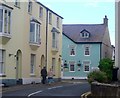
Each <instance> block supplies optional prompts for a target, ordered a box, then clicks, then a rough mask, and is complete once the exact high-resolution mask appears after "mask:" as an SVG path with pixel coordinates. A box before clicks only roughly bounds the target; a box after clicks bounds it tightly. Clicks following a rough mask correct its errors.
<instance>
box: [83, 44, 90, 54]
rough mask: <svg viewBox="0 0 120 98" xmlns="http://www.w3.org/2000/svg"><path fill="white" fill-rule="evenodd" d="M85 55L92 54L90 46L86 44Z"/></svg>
mask: <svg viewBox="0 0 120 98" xmlns="http://www.w3.org/2000/svg"><path fill="white" fill-rule="evenodd" d="M84 55H85V56H90V46H85V51H84Z"/></svg>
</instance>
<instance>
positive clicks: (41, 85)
mask: <svg viewBox="0 0 120 98" xmlns="http://www.w3.org/2000/svg"><path fill="white" fill-rule="evenodd" d="M86 82H87V80H62V81H60V82H54V83H52V84H50V85H49V84H42V83H38V84H23V85H15V86H9V87H1V88H2V93H4V92H9V91H16V90H21V89H24V88H31V87H37V86H40V87H44V86H57V85H64V84H67V83H86ZM0 92H1V91H0Z"/></svg>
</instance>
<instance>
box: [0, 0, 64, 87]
mask: <svg viewBox="0 0 120 98" xmlns="http://www.w3.org/2000/svg"><path fill="white" fill-rule="evenodd" d="M62 19H63V18H62V17H61V16H59V15H58V14H56V13H55V12H53V11H52V10H50V9H49V8H47V7H46V6H44V5H43V4H41V3H40V2H37V1H36V0H26V2H25V1H24V2H22V1H21V0H11V2H9V0H2V1H0V78H1V79H2V83H3V84H6V85H14V84H28V83H38V82H40V80H41V78H40V77H41V75H40V71H41V69H42V67H43V66H46V67H47V70H49V68H50V67H52V68H53V69H54V72H55V78H57V79H58V78H60V71H59V69H60V68H59V67H60V66H59V63H60V62H61V57H60V55H61V47H62V44H61V41H62ZM58 44H59V47H57V45H58ZM52 46H53V47H52ZM54 47H55V48H54ZM53 49H55V50H54V51H52V50H53ZM56 50H57V51H56ZM53 59H54V60H53ZM58 61H59V62H58ZM53 62H54V63H53Z"/></svg>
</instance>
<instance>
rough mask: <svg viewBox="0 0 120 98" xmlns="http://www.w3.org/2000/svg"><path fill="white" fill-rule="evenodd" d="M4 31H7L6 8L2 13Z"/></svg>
mask: <svg viewBox="0 0 120 98" xmlns="http://www.w3.org/2000/svg"><path fill="white" fill-rule="evenodd" d="M4 32H5V33H7V10H5V15H4Z"/></svg>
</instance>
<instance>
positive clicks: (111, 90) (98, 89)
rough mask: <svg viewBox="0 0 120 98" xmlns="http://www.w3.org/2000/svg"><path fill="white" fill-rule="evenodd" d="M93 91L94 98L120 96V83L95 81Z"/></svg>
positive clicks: (92, 86) (116, 97)
mask: <svg viewBox="0 0 120 98" xmlns="http://www.w3.org/2000/svg"><path fill="white" fill-rule="evenodd" d="M91 93H92V96H93V98H99V97H100V98H110V97H111V98H120V85H117V84H103V83H98V82H93V83H92V84H91Z"/></svg>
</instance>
